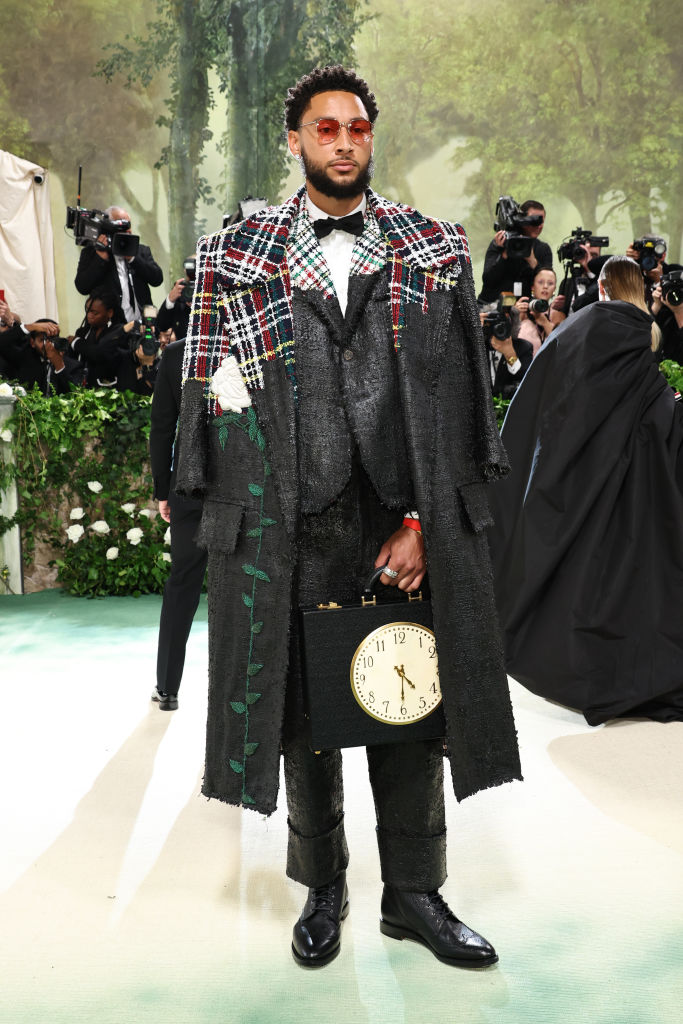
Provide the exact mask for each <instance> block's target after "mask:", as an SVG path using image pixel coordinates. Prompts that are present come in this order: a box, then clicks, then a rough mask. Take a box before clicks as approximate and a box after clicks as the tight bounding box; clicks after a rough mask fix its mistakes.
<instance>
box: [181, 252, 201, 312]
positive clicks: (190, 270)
mask: <svg viewBox="0 0 683 1024" xmlns="http://www.w3.org/2000/svg"><path fill="white" fill-rule="evenodd" d="M183 270H184V271H185V277H186V278H187V284H185V285H183V290H182V292H181V293H180V298H181V300H182V301H183V302H185V303H187V305H188V306H189V305H190V303H191V302H192V296H193V295H194V282H195V278H196V276H197V260H196V258H195V257H194V256H190V257H189V259H186V260H185V262H184V263H183Z"/></svg>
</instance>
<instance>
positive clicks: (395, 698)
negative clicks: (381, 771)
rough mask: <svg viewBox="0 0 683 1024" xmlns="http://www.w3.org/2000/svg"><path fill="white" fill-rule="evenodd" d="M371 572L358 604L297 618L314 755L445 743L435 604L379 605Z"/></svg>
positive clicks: (408, 599) (416, 599) (410, 599)
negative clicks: (343, 749)
mask: <svg viewBox="0 0 683 1024" xmlns="http://www.w3.org/2000/svg"><path fill="white" fill-rule="evenodd" d="M384 568H385V566H381V567H380V568H378V569H375V570H373V572H372V574H371V576H370V577H369V578H368V580H367V582H366V583H365V586H364V589H363V595H362V597H361V598H360V600H359V602H358V604H353V605H337V604H334V603H330V604H328V605H318V606H317V607H316V608H309V609H302V610H301V611H300V613H299V614H300V624H301V647H302V650H301V661H302V666H303V683H304V698H305V704H306V718H307V726H308V742H309V744H310V747H311V749H312V750H330V749H336V748H338V747H356V746H372V745H374V744H377V743H401V742H412V741H415V740H426V739H434V738H436V737H439V736H444V735H445V732H446V725H445V720H444V714H443V707H442V704H441V689H440V686H439V676H438V659H437V655H436V643H435V640H434V633H433V630H432V608H431V601H429V600H423V599H422V595H421V594H418V595H415V596H413V595H406V596H405V597H404V598H402V599H398V600H395V601H390V602H389V601H384V602H379V601H377V599H376V597H375V595H374V593H373V587H374V585H375V583H376V582H377V580H378V579H379V577H380V576H381V574H382V572H383V569H384Z"/></svg>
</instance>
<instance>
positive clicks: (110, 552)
mask: <svg viewBox="0 0 683 1024" xmlns="http://www.w3.org/2000/svg"><path fill="white" fill-rule="evenodd" d="M106 555H107V558H108V559H109V561H110V562H113V561H114V559H115V558H118V557H119V549H118V548H107V550H106Z"/></svg>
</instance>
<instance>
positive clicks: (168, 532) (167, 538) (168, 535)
mask: <svg viewBox="0 0 683 1024" xmlns="http://www.w3.org/2000/svg"><path fill="white" fill-rule="evenodd" d="M170 543H171V527H170V526H168V527H166V533H165V534H164V544H170Z"/></svg>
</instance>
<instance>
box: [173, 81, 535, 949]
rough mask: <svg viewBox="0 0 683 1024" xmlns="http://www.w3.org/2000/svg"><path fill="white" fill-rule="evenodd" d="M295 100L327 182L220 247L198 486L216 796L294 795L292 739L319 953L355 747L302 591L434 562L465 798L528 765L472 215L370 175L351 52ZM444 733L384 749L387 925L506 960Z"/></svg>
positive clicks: (197, 325) (194, 409) (326, 939)
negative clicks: (327, 706)
mask: <svg viewBox="0 0 683 1024" xmlns="http://www.w3.org/2000/svg"><path fill="white" fill-rule="evenodd" d="M285 107H286V111H285V113H286V124H287V128H288V140H289V147H290V152H291V153H292V154H293V155H294V156H296V157H297V158H299V159H300V160H301V163H302V166H303V168H304V170H305V175H306V185H305V187H304V188H301V189H300V190H299V191H298V192H297V193H296V194H295V195H294V196H291V197H290V198H289V199H288V200H287V201H286V202H285V203H283V204H282V205H280V206H277V207H270V208H267V209H266V210H263V211H260V212H259V213H256V214H254V215H253V216H251V217H250V218H248V219H247V220H246V221H244V222H242V223H240V224H237V225H235V226H232V227H229V228H228V229H226V230H224V231H221V232H217V233H216V234H214V235H211V236H208V237H207V238H203V239H201V240H200V243H199V248H198V256H197V285H196V288H195V297H194V302H193V309H192V314H191V317H190V327H189V333H188V339H187V343H186V354H185V365H184V382H183V404H182V410H181V419H180V437H181V441H182V444H181V451H180V458H179V468H178V489H179V490H181V491H182V492H183V493H187V494H193V493H201V494H203V495H204V509H203V513H202V524H201V534H200V536H201V539H202V541H203V543H204V544H205V545H206V546H207V547H208V550H209V673H210V683H209V713H208V723H207V751H206V768H205V775H204V784H203V792H204V793H205V795H207V796H211V797H216V798H218V799H221V800H225V801H228V802H230V803H234V804H239V805H242V806H244V807H250V808H252V809H254V810H257V811H258V812H259V813H266V814H269V813H271V812H272V811H273V810H274V808H275V803H276V798H277V791H278V784H279V760H280V751H281V750H282V753H283V757H284V772H285V786H286V791H287V805H288V811H289V816H288V825H289V841H288V850H287V873H288V875H289V876H290V877H291V878H294V879H296V880H297V881H299V882H300V883H302V884H303V885H304V886H307V887H308V898H307V900H306V903H305V906H304V909H303V912H302V914H301V916H300V918H299V920H298V921H297V922H296V924H295V926H294V931H293V941H292V953H293V956H294V958H295V961H296V962H297V964H299V965H301V966H303V967H317V966H323V965H324V964H326V963H328V962H329V961H330V960H332V959H333V958H334V957H335V956H336V955H337V954H338V953H339V950H340V941H341V922H342V920H343V919H344V917H345V916H346V914H347V912H348V893H347V887H346V866H347V863H348V848H347V844H346V838H345V832H344V811H343V784H342V764H341V752H340V751H339V750H337V749H333V750H324V751H322V752H321V753H317V754H316V753H315V752H314V751H313V750H311V748H310V747H309V745H308V743H307V739H306V719H305V708H304V700H303V693H302V682H303V681H302V677H301V675H302V674H301V671H300V667H299V666H300V649H299V643H298V639H299V638H298V615H297V613H298V609H299V608H303V607H307V606H308V607H310V606H315V605H317V604H318V603H320V602H321V601H323V602H327V601H329V600H330V599H334V600H336V601H340V602H342V603H344V602H346V603H351V602H357V601H358V599H359V591H360V582H361V580H362V579H363V578H365V577H366V576H367V574H368V571H369V570H370V569H371V568H372V564H373V563H374V564H375V566H377V567H380V566H383V567H384V571H383V574H382V576H381V581H382V583H383V584H384V585H385V586H387V587H388V586H395V587H398V588H399V590H401V591H403V593H404V594H405V592H406V591H409V590H412V589H416V588H418V587H419V586H420V584H421V581H422V579H423V578H424V575H425V570H426V568H427V566H428V567H429V578H430V587H431V594H432V611H433V616H434V633H435V636H436V643H437V645H438V660H439V679H440V682H441V693H442V696H443V706H444V711H445V719H446V730H447V736H448V742H447V748H448V753H449V758H450V764H451V773H452V778H453V784H454V788H455V791H456V794H457V796H458V797H459V798H460V799H462V798H464V797H465V796H469V795H471V794H472V793H474V792H477V791H478V790H479V789H482V788H485V787H487V786H492V785H499V784H500V783H502V782H506V781H509V780H511V779H513V778H519V777H520V765H519V754H518V750H517V743H516V737H515V730H514V723H513V718H512V710H511V705H510V697H509V692H508V689H507V681H506V678H505V673H504V670H503V666H502V651H501V647H500V640H499V636H498V631H497V624H496V617H495V609H494V605H493V594H492V588H491V576H490V566H489V565H488V552H487V545H486V538H485V536H484V534H483V529H484V526H485V525H486V523H487V522H488V521H489V518H488V508H487V500H486V481H487V480H489V479H491V478H493V477H496V476H498V475H500V474H501V473H504V472H505V471H506V469H507V463H506V459H505V455H504V453H503V451H502V448H501V446H500V440H499V437H498V432H497V429H496V424H495V417H494V415H493V408H492V403H491V384H490V379H489V377H488V367H487V363H486V354H485V349H484V343H483V339H482V336H481V329H480V324H479V318H478V314H477V309H476V303H475V299H474V290H473V286H472V275H471V263H470V259H469V251H468V247H467V241H466V237H465V233H464V231H463V229H462V228H461V227H459V226H458V225H455V224H447V223H442V222H438V221H435V220H432V219H430V218H426V217H423V216H422V215H421V214H419V213H418V212H417V211H415V210H412V209H410V208H409V207H406V206H400V205H397V204H394V203H393V202H391V201H390V200H387V199H385V198H383V197H381V196H379V195H377V194H376V193H375V192H373V191H372V189H370V188H369V187H368V183H369V178H370V161H371V157H372V150H373V134H374V130H373V126H374V122H375V119H376V117H377V114H378V110H377V105H376V102H375V99H374V96H373V95H372V93H371V92H370V90H369V89H368V86H367V84H366V83H365V82H363V81H362V80H361V79H360V78H358V77H357V76H356V75H355V74H354V73H353V72H350V71H347V70H346V69H344V68H342V67H327V68H318V69H316V70H314V71H313V72H312V73H311V74H310V75H305V76H304V77H303V78H302V79H301V80H300V81H299V82H298V83H297V85H296V86H294V87H293V88H292V89H290V90H289V93H288V97H287V100H286V104H285ZM415 514H417V517H418V518H415ZM334 614H336V613H335V612H330V615H334ZM344 670H345V674H346V666H344ZM396 671H397V672H398V669H396ZM389 675H390V677H391V682H392V684H396V683H397V680H398V677H396V676H394V674H393V668H390V671H389ZM347 678H348V676H347ZM310 685H312V686H315V680H313V681H312V682H311V683H310ZM434 685H435V684H434ZM400 693H401V690H400V687H399V688H396V686H394V689H393V690H392V694H398V698H399V703H400ZM394 699H397V698H396V697H395V698H394ZM388 703H390V702H388ZM443 755H444V743H443V739H442V738H438V739H434V740H424V741H420V742H417V741H412V742H410V741H408V740H406V741H405V742H403V743H394V742H385V743H380V744H378V745H376V746H370V747H368V748H367V756H368V767H369V774H370V782H371V785H372V789H373V796H374V800H375V808H376V815H377V841H378V847H379V856H380V864H381V869H382V879H383V882H384V891H383V895H382V917H381V924H380V928H381V930H382V931H383V932H384V933H385V934H387V935H389V936H391V937H394V938H398V939H401V938H412V939H414V940H416V941H418V942H421V943H423V944H424V945H426V946H427V947H428V948H429V949H430V950H431V951H432V952H433V953H434V955H435V956H437V957H438V958H439V959H440V960H442V961H443V962H445V963H448V964H451V965H456V966H469V967H485V966H487V965H489V964H492V963H494V962H495V961H496V959H497V956H496V953H495V951H494V950H493V948H492V947H491V946H490V944H489V943H488V942H486V940H485V939H483V938H482V937H481V936H480V935H477V934H476V932H473V931H472V930H471V929H469V928H468V927H467V926H466V925H464V924H463V923H462V922H460V921H459V920H458V919H457V918H456V917H455V915H454V914H453V913H452V912H451V911H450V910H449V908H448V906H447V904H446V903H445V902H444V900H443V898H442V897H441V895H440V894H439V892H438V890H439V888H440V886H441V885H442V884H443V882H444V880H445V877H446V823H445V812H444V792H443Z"/></svg>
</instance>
